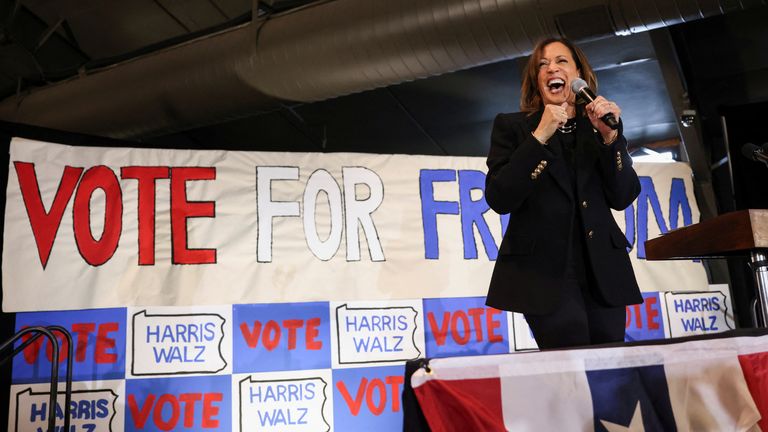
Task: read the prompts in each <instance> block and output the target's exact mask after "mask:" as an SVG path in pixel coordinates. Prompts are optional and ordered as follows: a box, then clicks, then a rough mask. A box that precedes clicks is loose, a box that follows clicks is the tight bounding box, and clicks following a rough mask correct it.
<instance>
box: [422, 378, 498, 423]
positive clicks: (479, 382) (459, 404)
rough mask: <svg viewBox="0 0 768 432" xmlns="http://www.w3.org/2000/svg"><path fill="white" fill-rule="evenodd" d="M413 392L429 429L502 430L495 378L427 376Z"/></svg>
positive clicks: (496, 379)
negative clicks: (428, 379) (428, 377)
mask: <svg viewBox="0 0 768 432" xmlns="http://www.w3.org/2000/svg"><path fill="white" fill-rule="evenodd" d="M414 392H415V393H416V398H417V399H418V400H419V404H420V405H421V410H422V412H423V413H424V416H425V417H426V419H427V422H428V423H429V427H430V428H431V429H432V431H433V432H453V431H456V432H466V431H488V432H494V431H505V430H506V429H505V428H504V419H503V418H502V414H501V413H502V409H501V381H500V380H499V379H498V378H484V379H462V380H431V381H427V382H425V383H424V384H422V385H420V386H419V387H416V388H414Z"/></svg>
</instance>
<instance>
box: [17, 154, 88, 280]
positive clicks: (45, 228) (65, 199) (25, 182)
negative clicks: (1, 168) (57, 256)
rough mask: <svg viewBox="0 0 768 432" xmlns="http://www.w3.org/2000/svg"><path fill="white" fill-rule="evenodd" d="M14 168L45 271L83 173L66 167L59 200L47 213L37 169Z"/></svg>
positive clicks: (25, 165)
mask: <svg viewBox="0 0 768 432" xmlns="http://www.w3.org/2000/svg"><path fill="white" fill-rule="evenodd" d="M13 166H14V167H15V168H16V176H17V177H18V178H19V187H20V188H21V196H22V198H24V206H25V207H26V208H27V216H29V224H30V225H31V226H32V234H34V236H35V243H37V253H38V254H40V263H41V264H42V265H43V268H45V266H46V264H48V256H49V255H50V254H51V249H52V248H53V241H54V240H55V239H56V232H57V231H58V230H59V225H61V217H62V216H64V209H66V208H67V203H69V199H70V198H72V193H73V192H74V191H75V186H77V181H78V180H79V179H80V174H82V173H83V169H82V168H74V167H70V166H67V167H64V174H62V176H61V182H60V183H59V188H58V189H57V190H56V196H55V197H54V198H53V204H51V209H50V211H45V206H44V205H43V199H42V198H41V197H40V185H38V183H37V175H36V174H35V165H34V164H31V163H28V162H14V163H13Z"/></svg>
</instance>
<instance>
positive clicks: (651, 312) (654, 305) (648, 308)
mask: <svg viewBox="0 0 768 432" xmlns="http://www.w3.org/2000/svg"><path fill="white" fill-rule="evenodd" d="M665 336H666V332H665V328H664V317H663V316H662V314H661V300H660V297H659V293H658V292H645V293H643V303H641V304H638V305H629V306H627V323H626V334H625V335H624V340H626V341H628V342H631V341H637V340H651V339H664V338H665Z"/></svg>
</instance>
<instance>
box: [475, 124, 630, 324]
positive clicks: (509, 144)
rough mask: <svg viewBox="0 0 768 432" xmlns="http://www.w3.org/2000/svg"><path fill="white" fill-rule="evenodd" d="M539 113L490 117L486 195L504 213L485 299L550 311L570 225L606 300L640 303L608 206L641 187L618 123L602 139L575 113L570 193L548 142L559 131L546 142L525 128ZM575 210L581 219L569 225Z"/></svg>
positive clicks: (558, 292)
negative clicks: (613, 135) (615, 131)
mask: <svg viewBox="0 0 768 432" xmlns="http://www.w3.org/2000/svg"><path fill="white" fill-rule="evenodd" d="M541 115H542V113H541V112H538V113H535V114H533V115H531V116H526V115H525V114H524V113H515V114H499V115H498V116H496V120H495V121H494V124H493V132H492V134H491V149H490V152H489V153H488V160H487V162H486V163H487V165H488V175H487V177H486V182H485V199H486V201H487V202H488V204H489V205H490V206H491V208H492V209H493V210H495V211H496V212H497V213H499V214H505V213H509V214H510V219H509V226H508V227H507V230H506V232H505V234H504V238H503V240H502V242H501V246H500V248H499V255H498V258H497V260H496V264H495V266H494V269H493V276H492V277H491V283H490V288H489V290H488V297H487V299H486V304H487V305H489V306H492V307H494V308H497V309H502V310H509V311H515V312H521V313H527V314H546V313H551V312H552V311H554V309H555V307H556V306H557V305H558V303H559V301H560V299H561V296H562V289H561V287H562V286H563V282H564V274H565V270H566V268H565V267H566V260H567V254H568V248H569V245H571V244H573V239H572V238H571V237H572V235H573V233H574V232H578V233H580V234H581V235H584V239H585V240H584V243H585V244H586V252H585V254H587V255H588V262H589V263H591V267H592V272H593V274H594V276H595V282H596V284H597V286H596V288H597V289H598V290H599V292H600V293H601V294H602V296H603V299H604V300H605V301H606V302H607V303H608V304H609V305H610V306H621V305H628V304H635V303H641V302H642V301H643V299H642V296H641V295H640V290H639V288H638V286H637V281H636V280H635V274H634V272H633V270H632V264H631V263H630V260H629V255H628V254H627V248H628V247H629V246H630V244H629V242H627V239H626V237H624V234H623V233H622V232H621V229H620V228H619V227H618V225H616V221H615V220H614V218H613V215H612V214H611V211H610V209H615V210H624V209H625V208H626V207H628V206H629V205H630V204H631V203H632V201H634V200H635V198H637V195H638V194H639V193H640V182H639V181H638V179H637V174H636V173H635V170H634V169H633V168H632V159H631V158H630V157H629V154H628V153H627V141H626V139H625V138H624V136H623V134H622V129H619V137H618V138H617V139H616V141H615V142H614V143H613V144H611V145H610V146H606V145H605V144H603V142H602V137H601V136H600V134H599V133H597V132H596V131H595V130H594V129H593V128H592V124H591V123H590V122H589V119H588V118H586V117H583V116H581V115H579V116H578V119H577V127H576V134H577V135H576V142H577V148H578V150H577V152H576V179H577V187H576V194H575V195H576V196H574V190H573V183H572V181H571V174H570V173H569V171H568V170H569V168H568V166H567V165H566V163H565V160H564V159H563V157H562V154H561V151H560V150H559V149H560V146H559V144H558V145H555V141H556V140H559V136H558V134H555V135H554V136H553V137H552V138H551V139H550V145H546V146H544V145H541V144H540V143H539V142H538V141H537V140H536V138H534V137H533V135H532V134H531V132H532V131H533V130H535V129H536V127H537V125H538V124H539V120H540V119H541ZM577 204H578V205H577ZM577 209H578V211H579V212H581V221H582V226H580V227H578V229H577V230H574V229H573V228H572V226H571V224H572V223H576V221H578V218H576V217H575V212H576V211H577ZM585 258H587V257H585Z"/></svg>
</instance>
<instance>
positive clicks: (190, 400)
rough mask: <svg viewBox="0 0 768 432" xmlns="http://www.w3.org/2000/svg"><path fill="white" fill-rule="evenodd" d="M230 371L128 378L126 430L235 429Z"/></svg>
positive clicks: (126, 385) (126, 389) (126, 383)
mask: <svg viewBox="0 0 768 432" xmlns="http://www.w3.org/2000/svg"><path fill="white" fill-rule="evenodd" d="M231 380H232V378H231V377H230V376H229V375H218V376H201V377H184V378H157V379H136V380H127V381H126V382H125V394H126V395H125V401H124V402H123V403H125V430H126V431H169V430H184V431H211V430H217V431H228V430H232V382H231Z"/></svg>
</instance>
